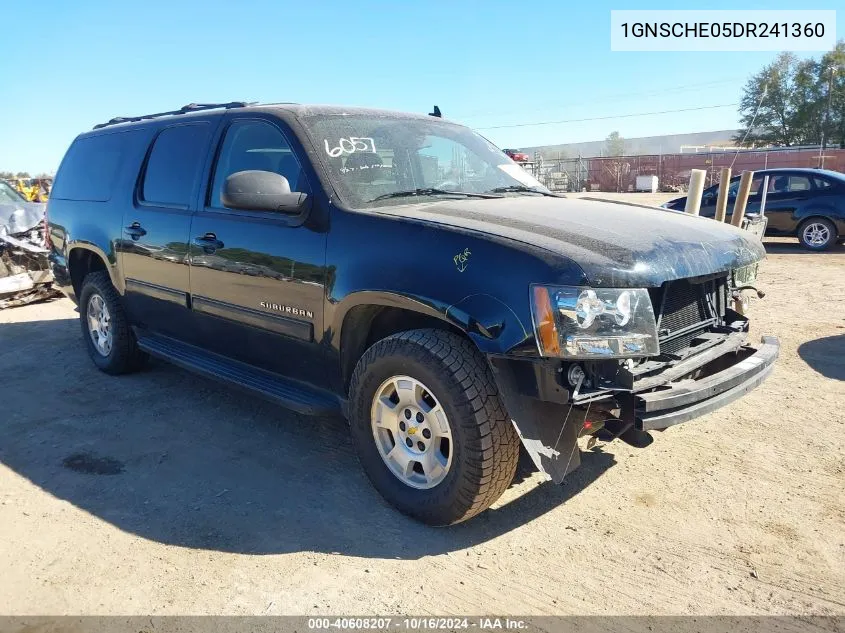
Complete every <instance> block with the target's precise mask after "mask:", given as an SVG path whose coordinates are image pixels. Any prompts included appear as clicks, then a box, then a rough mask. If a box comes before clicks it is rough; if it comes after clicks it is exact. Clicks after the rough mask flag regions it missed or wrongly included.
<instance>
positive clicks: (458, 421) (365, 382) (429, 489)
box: [349, 329, 519, 525]
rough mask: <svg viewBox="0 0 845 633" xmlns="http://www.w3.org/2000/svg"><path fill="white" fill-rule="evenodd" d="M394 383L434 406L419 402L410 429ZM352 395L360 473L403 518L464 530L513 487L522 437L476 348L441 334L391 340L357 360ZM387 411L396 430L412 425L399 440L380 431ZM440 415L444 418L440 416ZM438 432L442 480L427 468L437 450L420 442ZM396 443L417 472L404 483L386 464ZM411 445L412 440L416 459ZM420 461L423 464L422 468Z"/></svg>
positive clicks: (414, 332) (351, 417)
mask: <svg viewBox="0 0 845 633" xmlns="http://www.w3.org/2000/svg"><path fill="white" fill-rule="evenodd" d="M392 381H400V382H404V383H405V386H404V387H403V389H409V387H410V386H411V385H414V388H415V389H416V391H417V393H420V392H421V393H422V394H423V396H422V397H423V399H425V401H426V402H428V403H429V404H428V405H426V404H425V402H422V401H421V400H420V401H419V407H416V408H415V407H414V405H413V404H410V405H408V407H409V410H412V411H413V413H412V414H411V415H410V416H407V420H410V421H412V422H411V423H410V424H407V425H405V424H404V423H405V417H404V416H405V414H406V408H405V405H404V404H403V402H404V400H401V399H400V397H399V395H398V393H399V388H398V387H399V385H398V384H397V389H396V390H395V392H394V393H393V395H389V394H391V385H392V384H394V382H392ZM403 393H405V394H406V395H407V394H410V393H411V391H410V390H408V391H403ZM349 396H350V398H349V401H350V406H349V422H350V427H351V434H352V438H353V440H354V442H355V445H356V448H357V451H358V457H359V460H360V461H361V465H362V467H363V468H364V471H365V472H366V474H367V476H368V477H369V478H370V481H372V483H373V485H374V486H375V488H376V490H378V491H379V493H380V494H381V495H382V496H383V497H384V498H385V499H386V500H387V501H388V502H389V503H390V504H391V505H393V506H395V507H396V508H397V509H398V510H399V511H400V512H402V513H404V514H407V515H409V516H411V517H413V518H415V519H418V520H419V521H422V522H423V523H427V524H429V525H451V524H453V523H459V522H461V521H465V520H467V519H469V518H471V517H473V516H475V515H476V514H478V513H480V512H482V511H484V510H486V509H487V508H488V507H489V506H490V505H491V504H492V503H493V502H495V501H496V500H497V499H498V498H499V497H500V496H501V495H502V493H503V492H504V491H505V490H506V489H507V488H508V486H509V485H510V483H511V481H513V477H514V474H515V472H516V466H517V461H518V458H519V437H518V436H517V434H516V431H515V430H514V428H513V425H512V424H511V422H510V419H509V417H508V415H507V413H506V411H505V407H504V405H503V403H502V401H501V399H500V397H499V392H498V389H497V387H496V382H495V380H494V378H493V374H492V372H491V370H490V367H489V366H488V365H487V362H486V360H485V359H484V357H483V356H481V354H480V353H479V352H478V350H477V349H476V348H475V346H474V345H473V344H472V342H471V341H469V340H467V339H465V338H462V337H460V336H458V335H456V334H453V333H451V332H446V331H442V330H433V329H425V330H411V331H408V332H400V333H398V334H394V335H392V336H389V337H388V338H385V339H382V340H381V341H378V342H377V343H375V344H374V345H373V346H372V347H370V348H369V349H368V350H367V351H366V353H365V354H364V355H363V356H362V357H361V359H360V360H359V361H358V364H357V366H356V367H355V372H354V373H353V376H352V381H351V385H350V390H349ZM391 399H393V400H395V402H393V401H392V400H391ZM385 403H386V406H387V407H388V408H387V409H384V412H385V415H386V416H390V415H395V416H396V417H395V419H394V423H395V424H396V425H398V424H399V423H400V422H401V423H403V428H402V430H401V431H399V430H398V426H393V427H392V428H393V430H392V431H391V432H390V433H387V432H386V431H385V430H384V429H382V428H380V425H381V424H382V419H381V413H377V410H378V411H381V409H380V408H379V407H380V406H381V405H382V404H385ZM391 405H393V406H395V407H398V408H397V409H393V408H391ZM438 412H442V415H441V416H440V417H439V418H438V417H437V415H440V414H439V413H438ZM418 413H420V414H421V415H420V416H419V417H417V414H418ZM429 413H431V414H432V415H431V416H429V415H428V414H429ZM444 416H445V420H447V422H446V423H444ZM430 418H431V419H430ZM396 420H398V422H397V421H396ZM415 420H417V421H419V426H415V425H416V422H414V421H415ZM411 429H413V431H412V430H411ZM420 429H421V430H420ZM429 429H443V431H444V438H441V439H440V441H442V442H443V444H438V445H437V446H438V453H437V455H438V458H439V459H440V464H441V466H440V467H437V466H435V468H436V469H437V476H435V477H433V478H429V477H428V474H427V473H425V472H424V469H423V463H424V462H425V461H426V456H427V454H428V453H427V451H430V450H431V449H430V447H429V446H426V445H425V442H421V443H420V444H419V449H418V448H417V446H418V444H417V440H418V439H419V438H423V437H424V438H429V441H431V442H436V441H438V431H436V430H435V433H434V436H433V437H432V433H431V431H430V430H429ZM414 432H416V434H414V435H410V436H409V435H408V434H409V433H414ZM390 442H393V448H394V449H396V450H397V451H400V452H401V453H403V457H402V459H404V460H409V459H410V462H411V463H412V464H413V468H408V469H406V471H405V476H402V475H401V474H397V468H396V467H395V464H392V465H390V464H391V460H390V458H389V457H386V453H392V452H393V451H392V450H390ZM405 442H409V444H408V447H409V448H408V450H407V451H406V450H405ZM385 443H387V447H385V446H384V444H385ZM444 446H445V447H447V448H446V449H444V448H443V447H444ZM414 458H418V459H419V460H420V462H419V468H417V463H416V462H415V461H414ZM426 463H427V462H426ZM443 469H445V472H443ZM400 470H401V469H400Z"/></svg>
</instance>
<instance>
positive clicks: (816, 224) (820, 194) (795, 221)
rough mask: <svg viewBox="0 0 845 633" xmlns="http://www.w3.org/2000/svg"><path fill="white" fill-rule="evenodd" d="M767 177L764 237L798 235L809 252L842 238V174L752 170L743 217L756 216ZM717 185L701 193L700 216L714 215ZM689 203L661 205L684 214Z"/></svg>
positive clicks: (844, 225) (734, 183)
mask: <svg viewBox="0 0 845 633" xmlns="http://www.w3.org/2000/svg"><path fill="white" fill-rule="evenodd" d="M766 176H768V177H769V186H768V193H767V194H766V207H765V209H764V210H763V212H764V213H765V215H766V217H767V218H768V219H769V224H768V227H767V228H766V235H767V236H771V237H797V238H798V241H799V242H801V244H802V245H803V246H804V247H805V248H808V249H810V250H813V251H823V250H825V249H826V248H829V247H830V246H831V245H832V244H833V243H835V242H836V241H837V240H839V241H841V240H843V239H845V174H841V173H839V172H837V171H829V170H825V169H799V168H795V169H764V170H761V171H756V172H754V180H753V181H752V183H751V195H750V196H749V198H748V206H747V207H746V213H757V212H759V210H760V202H761V200H762V184H763V179H764V178H765V177H766ZM738 188H739V176H735V177H734V178H731V185H730V189H729V190H728V196H729V197H728V216H727V217H728V221H730V217H731V212H732V210H733V204H734V201H735V200H736V192H737V189H738ZM718 194H719V185H713V186H712V187H709V188H708V189H705V190H704V195H703V196H702V199H701V215H703V216H705V217H711V218H712V217H713V216H714V215H715V214H716V198H717V196H718ZM686 202H687V199H686V198H685V197H684V198H676V199H675V200H670V201H669V202H667V203H665V204H664V205H663V206H664V207H665V208H667V209H676V210H679V211H683V210H684V206H685V205H686Z"/></svg>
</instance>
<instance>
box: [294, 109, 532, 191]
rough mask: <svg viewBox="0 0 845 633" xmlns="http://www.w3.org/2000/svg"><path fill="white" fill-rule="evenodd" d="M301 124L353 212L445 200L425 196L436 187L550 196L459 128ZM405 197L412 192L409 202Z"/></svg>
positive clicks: (338, 120) (367, 122)
mask: <svg viewBox="0 0 845 633" xmlns="http://www.w3.org/2000/svg"><path fill="white" fill-rule="evenodd" d="M303 123H304V124H305V127H306V129H307V130H308V133H309V134H310V135H311V137H312V139H313V140H314V143H315V144H316V146H317V151H318V152H319V154H320V155H321V157H322V159H323V164H324V165H326V166H327V169H328V172H329V176H330V178H331V180H332V183H333V184H334V185H335V188H336V189H337V190H338V193H339V195H340V197H341V198H342V199H343V202H345V203H346V204H347V205H348V206H351V207H353V208H362V207H363V208H367V207H375V206H381V205H385V204H406V203H414V202H424V201H426V200H431V196H436V195H448V194H443V193H436V192H431V191H426V192H423V193H421V192H422V191H423V190H432V189H436V190H440V191H442V192H466V193H475V194H478V193H485V192H490V191H492V190H494V189H498V188H501V187H521V188H523V189H524V188H525V187H530V188H536V189H537V190H539V191H543V192H547V191H548V190H547V189H546V188H545V187H543V185H541V184H540V183H539V182H538V181H537V180H536V179H535V178H534V177H533V176H531V175H530V174H529V173H528V172H526V171H525V170H524V169H523V168H522V167H520V166H519V165H517V164H516V163H514V162H513V161H512V160H511V159H510V158H509V157H508V156H506V155H505V154H504V153H502V151H501V150H500V149H499V148H497V147H496V146H495V145H493V144H492V143H490V142H489V141H487V140H486V139H484V138H483V137H481V136H479V135H478V134H476V133H475V132H473V131H472V130H470V129H469V128H466V127H463V126H461V125H456V124H453V123H448V122H445V121H441V120H439V119H434V118H432V120H430V121H429V120H425V119H417V118H402V117H396V116H377V115H350V116H347V115H314V116H308V117H304V118H303ZM402 192H415V193H414V194H413V196H408V197H407V198H404V197H402V196H401V193H402ZM391 194H400V195H399V196H398V197H396V196H394V197H390V196H391ZM529 195H530V194H529Z"/></svg>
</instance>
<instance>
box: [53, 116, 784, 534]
mask: <svg viewBox="0 0 845 633" xmlns="http://www.w3.org/2000/svg"><path fill="white" fill-rule="evenodd" d="M103 157H108V160H105V159H104V158H103ZM48 204H49V213H48V216H49V219H50V232H49V237H50V261H51V263H52V269H53V271H54V273H55V277H56V283H57V284H58V285H59V286H60V287H61V289H62V291H63V292H64V293H65V294H67V296H69V297H70V298H71V299H73V300H74V301H76V302H77V303H78V305H79V314H80V326H81V330H82V338H83V344H84V346H85V348H86V349H87V352H88V354H89V356H90V358H91V359H92V361H93V362H94V364H95V365H96V366H97V367H99V368H100V369H101V370H102V371H104V372H107V373H110V374H124V373H127V372H131V371H135V370H137V369H139V368H140V367H142V366H143V364H144V362H145V361H146V359H147V358H148V356H150V355H152V356H155V357H158V358H162V359H165V360H168V361H170V362H173V363H175V364H177V365H179V366H181V367H184V368H187V369H190V370H192V371H195V372H198V373H199V374H202V375H204V376H207V377H210V378H214V379H217V380H220V381H223V382H225V383H227V384H230V385H233V386H235V387H239V388H242V389H245V390H248V391H250V392H252V393H255V394H257V395H261V396H263V397H266V398H269V399H270V400H272V401H274V402H276V403H278V404H280V405H283V406H285V407H289V408H290V409H293V410H295V411H298V412H300V413H304V414H309V415H335V414H342V415H344V416H346V418H347V419H348V420H349V427H348V432H349V435H350V437H351V439H352V440H353V442H354V444H355V446H356V448H357V452H358V455H359V458H360V462H361V464H362V466H363V469H364V471H365V472H366V474H367V475H368V477H369V478H370V480H371V481H372V483H373V485H374V486H375V488H376V489H377V490H378V491H379V492H380V493H381V494H382V495H383V496H384V498H385V499H387V500H388V501H389V502H390V503H391V504H393V505H394V506H395V507H396V508H398V509H399V510H400V511H402V512H404V513H406V514H408V515H411V516H413V517H415V518H417V519H419V520H421V521H424V522H426V523H429V524H432V525H447V524H452V523H456V522H459V521H463V520H465V519H468V518H470V517H472V516H474V515H476V514H478V513H479V512H482V511H483V510H485V509H486V508H488V507H489V506H490V505H491V504H492V503H493V502H494V501H496V499H497V498H498V497H499V496H500V495H501V494H502V493H503V492H504V491H505V489H506V488H507V487H508V486H509V485H510V483H511V481H512V479H513V477H514V473H515V470H516V466H517V459H518V455H519V447H520V442H521V443H522V445H523V446H524V447H525V449H526V450H527V452H528V454H529V455H530V456H531V458H532V459H533V460H534V463H535V464H536V466H537V468H538V469H539V470H540V471H542V472H543V473H545V474H546V475H548V477H550V478H551V479H552V480H554V481H555V482H561V481H563V479H564V477H565V475H566V474H568V473H570V472H572V471H573V470H574V469H575V468H577V467H578V465H579V463H580V454H581V450H582V448H581V445H580V444H579V438H584V439H583V440H581V444H590V443H593V442H596V441H606V442H607V441H615V440H621V441H625V442H628V443H630V444H634V445H638V446H645V445H647V444H648V443H649V442H650V441H651V440H652V436H651V434H650V432H651V431H654V430H662V429H665V428H667V427H670V426H672V425H674V424H678V423H681V422H686V421H688V420H692V419H694V418H697V417H699V416H701V415H703V414H705V413H708V412H710V411H713V410H715V409H717V408H719V407H722V406H724V405H727V404H728V403H730V402H731V401H733V400H734V399H736V398H739V397H740V396H742V395H743V394H745V393H746V392H748V391H749V390H751V389H753V388H754V387H756V386H757V385H759V384H760V383H761V382H762V381H763V380H764V379H765V378H766V377H767V376H768V375H769V373H770V372H771V370H772V367H773V362H774V360H775V358H776V356H777V354H778V347H779V346H778V342H777V340H776V339H774V338H771V337H763V339H762V341H760V342H754V341H751V340H749V338H748V331H749V320H748V318H747V317H746V316H744V315H743V314H740V312H739V311H738V310H737V309H736V308H737V302H739V301H741V296H742V293H743V289H746V288H749V287H751V285H752V284H753V283H755V282H754V277H755V275H756V270H757V266H758V264H759V262H760V260H761V259H762V258H763V256H764V250H763V246H762V244H761V242H760V240H759V239H758V238H757V237H755V236H754V235H753V234H751V233H749V232H746V231H742V230H740V229H737V228H734V227H732V226H729V225H724V224H720V223H717V222H715V221H713V220H710V219H707V218H702V217H694V216H691V215H686V214H683V213H679V212H676V211H670V210H665V209H657V208H643V207H639V206H628V205H624V204H613V203H607V202H597V201H584V200H578V199H567V198H565V197H563V196H560V195H557V194H554V193H552V192H550V191H549V190H547V189H546V188H545V187H543V186H542V185H540V183H538V182H537V181H536V180H534V179H533V178H532V177H531V176H530V175H529V174H527V173H526V172H525V171H524V170H523V169H522V168H521V167H520V166H519V165H517V164H516V163H514V162H513V161H512V160H511V159H510V158H508V157H507V156H506V155H505V154H504V153H502V152H501V151H500V150H499V149H498V148H496V147H495V146H494V145H492V144H491V143H490V142H489V141H487V140H486V139H484V138H483V137H481V136H479V135H477V134H476V133H474V132H472V131H471V130H469V129H468V128H466V127H463V126H461V125H458V124H455V123H451V122H448V121H446V120H443V119H441V118H439V117H438V116H436V115H435V116H431V115H429V116H423V115H413V114H402V113H396V112H386V111H379V110H367V109H356V108H344V107H327V106H319V107H317V106H304V105H291V104H286V105H251V104H245V103H241V102H233V103H227V104H205V105H195V104H192V105H189V106H185V107H184V108H181V109H179V110H175V111H172V112H165V113H159V114H153V115H145V116H141V117H119V118H116V119H113V120H111V121H109V122H107V123H104V124H102V125H100V126H97V127H96V128H95V129H94V130H93V131H89V132H86V133H83V134H81V135H80V136H79V137H77V139H76V140H75V141H74V142H73V144H72V145H71V146H70V148H69V150H68V152H67V154H66V156H65V158H64V160H63V162H62V164H61V167H60V169H59V171H58V174H57V176H56V180H55V185H54V188H53V191H52V194H51V197H50V201H49V203H48ZM244 271H249V274H244ZM675 439H676V440H677V438H675ZM667 441H672V440H671V439H668V440H667ZM321 468H322V466H321Z"/></svg>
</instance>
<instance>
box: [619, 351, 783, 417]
mask: <svg viewBox="0 0 845 633" xmlns="http://www.w3.org/2000/svg"><path fill="white" fill-rule="evenodd" d="M779 351H780V343H779V342H778V340H777V339H776V338H775V337H773V336H764V337H763V338H762V340H761V344H760V345H759V346H758V347H750V346H744V347H742V348H740V350H738V351H737V352H736V353H735V355H733V357H732V358H728V359H726V358H725V356H721V357H719V358H717V359H715V360H714V361H713V363H714V364H716V363H718V364H717V365H716V366H715V367H708V365H705V366H704V367H703V368H702V369H703V370H704V371H705V373H704V375H702V376H699V377H697V378H695V379H686V380H679V381H676V382H672V383H670V384H667V385H662V386H660V387H658V388H656V389H652V390H649V391H646V392H643V393H635V401H636V408H635V423H636V426H637V428H638V429H640V430H643V431H656V430H661V429H665V428H667V427H670V426H673V425H675V424H680V423H681V422H686V421H688V420H692V419H693V418H697V417H698V416H701V415H704V414H706V413H710V412H711V411H715V410H716V409H718V408H719V407H723V406H725V405H726V404H729V403H731V402H733V401H734V400H736V399H737V398H740V397H742V396H743V395H745V394H746V393H748V392H749V391H751V390H752V389H754V388H755V387H756V386H758V385H759V384H760V383H762V382H763V381H764V380H765V379H766V378H767V377H768V376H769V374H770V373H772V370H773V369H774V362H775V359H776V358H777V357H778V352H779ZM726 361H728V362H726ZM720 366H723V368H721V369H720ZM708 369H709V370H710V371H711V372H712V373H708V372H707V370H708Z"/></svg>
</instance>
